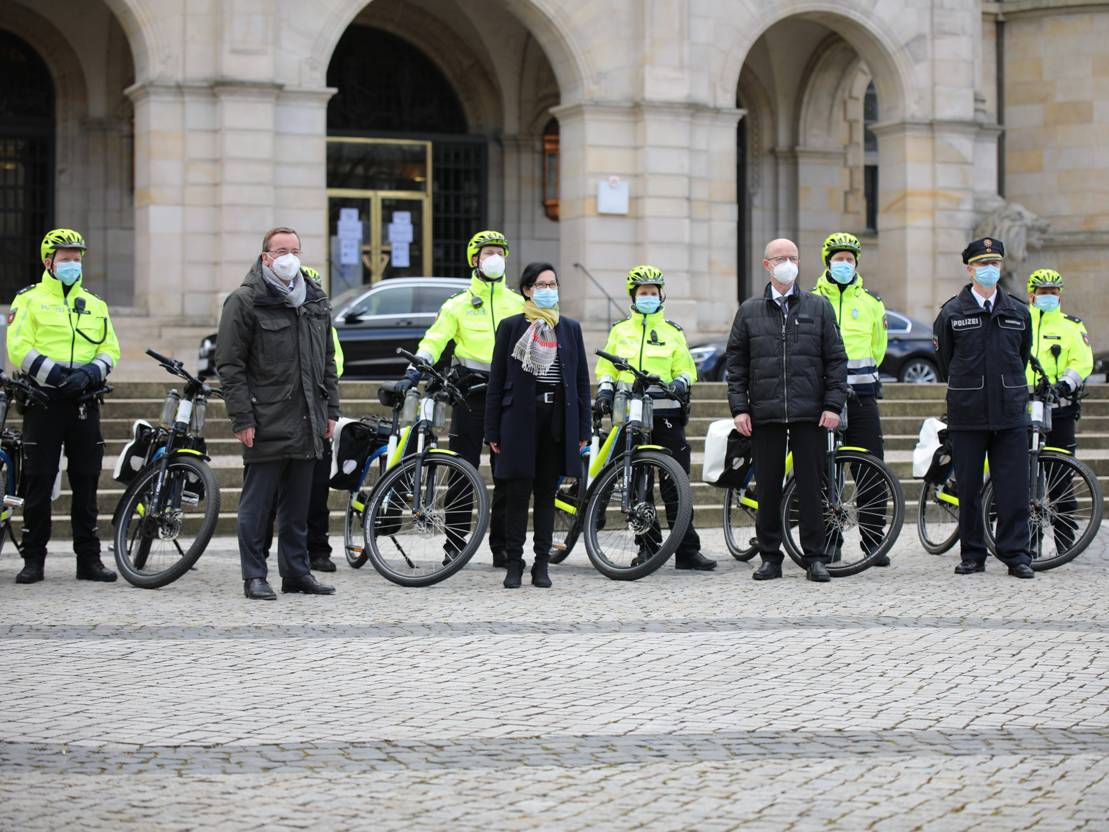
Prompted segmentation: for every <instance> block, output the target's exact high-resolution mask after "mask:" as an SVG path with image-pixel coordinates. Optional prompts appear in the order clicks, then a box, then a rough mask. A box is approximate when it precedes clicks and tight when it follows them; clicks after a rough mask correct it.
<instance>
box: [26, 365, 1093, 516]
mask: <svg viewBox="0 0 1109 832" xmlns="http://www.w3.org/2000/svg"><path fill="white" fill-rule="evenodd" d="M172 386H179V385H174V384H173V383H172V380H169V381H168V382H166V383H163V382H151V381H134V382H129V381H120V382H118V383H117V384H116V385H115V392H114V393H113V395H112V396H111V397H110V398H109V399H108V400H107V401H106V402H105V405H104V410H103V421H102V429H103V433H104V440H105V455H104V470H103V472H102V474H101V477H100V499H99V504H100V513H101V528H102V529H104V530H107V528H108V527H109V525H110V521H111V511H112V510H113V508H114V507H115V505H116V503H117V501H118V500H119V498H120V496H121V495H122V493H123V486H122V485H120V484H119V483H117V482H115V481H114V480H113V479H112V470H113V468H114V466H115V461H116V457H117V456H118V454H119V452H120V450H121V449H122V447H123V445H124V444H125V443H126V442H127V440H128V439H129V438H130V434H131V423H132V421H133V420H134V419H136V418H143V419H147V420H148V421H150V422H155V421H156V420H157V419H158V417H159V415H160V413H161V407H162V399H163V397H164V396H165V393H166V391H167V390H168V389H169V388H170V387H172ZM377 386H378V383H377V382H368V381H346V382H342V383H341V395H342V401H343V412H344V414H345V415H349V416H364V415H368V414H378V415H387V411H386V409H385V408H383V407H382V406H381V405H380V404H379V403H378V401H377ZM880 404H881V410H882V424H883V430H884V433H885V438H886V461H887V462H888V463H889V464H890V465H891V467H892V468H893V469H894V471H895V472H896V473H897V475H898V476H899V477H900V479H901V484H902V487H903V489H904V491H905V498H906V502H907V504H908V505H907V512H906V522H907V523H908V522H911V521H913V520H914V519H915V515H916V501H917V499H918V497H919V494H920V482H919V481H918V480H914V479H913V478H912V449H913V447H914V446H915V445H916V441H917V433H918V431H919V429H920V424H921V421H922V420H923V419H925V418H926V417H928V416H940V415H942V414H943V413H944V411H945V406H944V387H942V386H940V385H913V384H887V385H885V398H884V399H883V400H882V401H881V403H880ZM13 418H16V417H14V414H13ZM724 418H728V407H727V401H726V391H725V386H724V385H723V384H719V383H704V384H698V385H697V386H696V388H695V399H694V404H693V410H692V414H691V418H690V422H689V425H688V426H687V429H686V432H687V435H688V436H689V441H690V445H691V446H692V449H693V471H692V473H691V481H692V486H693V494H694V507H695V510H696V512H697V520H696V522H697V524H698V525H699V526H704V527H713V526H720V525H721V523H722V504H723V491H721V490H720V489H716V488H713V487H711V486H708V485H705V484H703V483H702V482H701V481H700V479H701V462H702V459H703V456H704V437H705V432H706V431H707V429H708V426H709V424H710V423H711V422H713V421H714V420H717V419H724ZM206 434H207V441H208V449H209V453H210V454H211V455H212V466H213V468H214V470H215V472H216V474H217V477H218V479H219V482H220V485H221V488H222V499H221V503H222V504H221V517H220V524H219V527H218V529H217V534H233V533H234V529H235V513H236V510H237V508H238V502H239V488H240V486H241V483H242V463H241V458H240V456H239V445H238V442H237V441H236V440H235V438H234V437H233V436H232V435H231V428H230V423H229V422H228V420H227V418H226V415H225V410H224V405H223V403H222V402H220V401H212V402H210V403H209V407H208V423H207V430H206ZM442 439H443V441H444V442H445V439H446V437H445V432H444V436H443V437H442ZM1079 446H1080V451H1079V457H1080V458H1081V459H1082V460H1083V461H1084V462H1086V464H1088V465H1090V466H1091V467H1092V468H1093V469H1094V471H1095V472H1096V474H1097V475H1098V478H1099V480H1100V482H1101V485H1102V489H1103V491H1104V492H1106V493H1109V385H1093V386H1092V387H1091V395H1090V397H1089V398H1088V399H1086V401H1085V403H1084V408H1083V418H1082V420H1081V421H1080V422H1079ZM481 473H482V475H483V476H484V477H485V479H486V482H488V483H491V479H490V476H489V469H488V464H487V462H486V461H485V460H484V459H483V462H482V468H481ZM344 499H345V494H342V493H339V492H332V496H331V509H332V527H333V529H335V530H336V531H338V530H341V528H342V516H343V515H342V509H343V506H344ZM69 500H70V493H69V491H68V490H67V483H66V482H65V479H64V477H63V491H62V494H61V496H60V497H59V498H58V500H57V501H56V502H55V503H54V513H55V521H56V522H55V524H54V531H55V534H57V535H59V536H62V535H68V525H69V524H68V522H66V520H65V518H66V517H67V516H68V513H69Z"/></svg>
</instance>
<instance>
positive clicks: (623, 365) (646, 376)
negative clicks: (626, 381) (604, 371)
mask: <svg viewBox="0 0 1109 832" xmlns="http://www.w3.org/2000/svg"><path fill="white" fill-rule="evenodd" d="M594 355H598V356H600V357H601V358H603V359H604V360H605V361H607V362H609V363H610V364H611V365H612V366H613V367H615V368H616V369H617V370H620V371H621V372H625V373H631V374H632V375H633V376H635V377H636V379H637V380H638V381H641V382H643V383H644V384H648V385H649V384H658V385H659V386H661V387H662V388H663V389H665V390H666V392H667V393H673V392H674V386H673V385H672V384H670V383H669V382H666V381H663V380H662V379H661V378H659V377H658V376H655V375H651V374H650V373H645V372H643V371H642V370H640V369H639V368H637V367H633V366H632V365H631V364H630V363H629V362H628V360H627V359H625V358H621V357H620V356H618V355H613V354H612V353H610V352H605V351H604V350H597V351H596V352H595V353H594Z"/></svg>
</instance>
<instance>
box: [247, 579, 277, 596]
mask: <svg viewBox="0 0 1109 832" xmlns="http://www.w3.org/2000/svg"><path fill="white" fill-rule="evenodd" d="M243 595H245V596H246V597H247V598H249V599H251V600H252V601H276V600H277V595H276V594H275V593H274V591H273V589H272V588H271V587H270V585H269V584H268V583H266V579H265V578H248V579H247V580H245V581H243Z"/></svg>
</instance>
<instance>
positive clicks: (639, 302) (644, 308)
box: [635, 295, 662, 315]
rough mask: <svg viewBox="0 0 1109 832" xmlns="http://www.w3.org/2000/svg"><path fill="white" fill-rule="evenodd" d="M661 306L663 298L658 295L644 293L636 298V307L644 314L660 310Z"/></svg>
mask: <svg viewBox="0 0 1109 832" xmlns="http://www.w3.org/2000/svg"><path fill="white" fill-rule="evenodd" d="M660 306H662V298H660V297H659V296H658V295H644V296H643V297H641V298H636V299H635V308H636V309H637V310H638V311H640V312H642V313H643V314H644V315H650V314H652V313H654V312H658V310H659V307H660Z"/></svg>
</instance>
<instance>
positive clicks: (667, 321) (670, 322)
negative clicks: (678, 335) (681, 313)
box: [663, 318, 685, 332]
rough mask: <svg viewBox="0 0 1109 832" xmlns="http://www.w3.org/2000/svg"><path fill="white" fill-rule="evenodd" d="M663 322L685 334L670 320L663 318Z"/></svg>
mask: <svg viewBox="0 0 1109 832" xmlns="http://www.w3.org/2000/svg"><path fill="white" fill-rule="evenodd" d="M663 320H664V321H666V323H668V324H670V326H672V327H674V329H676V330H678V332H685V330H684V329H682V328H681V327H680V326H678V325H677V324H676V323H674V322H673V321H672V320H670V319H669V318H663Z"/></svg>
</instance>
